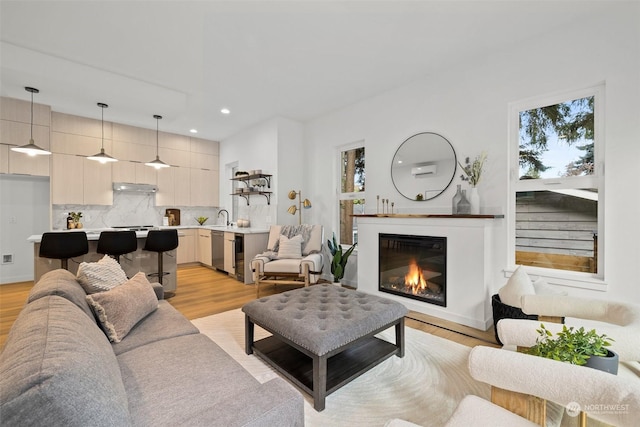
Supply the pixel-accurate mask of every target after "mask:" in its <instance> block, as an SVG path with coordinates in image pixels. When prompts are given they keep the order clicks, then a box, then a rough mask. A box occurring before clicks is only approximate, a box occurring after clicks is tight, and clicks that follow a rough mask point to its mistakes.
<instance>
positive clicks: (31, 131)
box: [31, 92, 33, 141]
mask: <svg viewBox="0 0 640 427" xmlns="http://www.w3.org/2000/svg"><path fill="white" fill-rule="evenodd" d="M31 140H32V141H33V92H31Z"/></svg>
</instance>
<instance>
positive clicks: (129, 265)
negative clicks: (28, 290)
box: [27, 225, 269, 292]
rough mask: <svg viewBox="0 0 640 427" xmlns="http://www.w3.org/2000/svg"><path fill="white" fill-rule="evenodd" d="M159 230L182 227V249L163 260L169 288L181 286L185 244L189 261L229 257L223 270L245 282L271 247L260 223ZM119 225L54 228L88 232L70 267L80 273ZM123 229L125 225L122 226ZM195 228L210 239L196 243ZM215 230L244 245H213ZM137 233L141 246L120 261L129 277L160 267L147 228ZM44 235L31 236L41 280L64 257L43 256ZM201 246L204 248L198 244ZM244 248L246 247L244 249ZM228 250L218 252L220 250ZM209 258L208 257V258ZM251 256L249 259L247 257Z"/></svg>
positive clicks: (210, 264)
mask: <svg viewBox="0 0 640 427" xmlns="http://www.w3.org/2000/svg"><path fill="white" fill-rule="evenodd" d="M152 228H153V229H157V230H168V229H176V230H178V237H179V240H180V246H179V247H178V249H176V250H173V251H168V252H165V253H164V258H163V263H164V270H165V271H168V272H169V273H170V274H169V275H167V276H165V277H164V279H163V287H164V290H165V292H175V291H176V288H177V284H176V269H177V265H178V258H180V254H179V251H181V250H183V251H184V250H185V246H189V245H192V246H193V247H192V249H191V251H190V252H191V254H192V256H193V258H191V257H188V259H187V261H186V262H195V261H198V262H200V263H201V264H202V265H206V266H208V267H214V265H213V258H221V259H225V260H226V265H225V266H218V269H219V270H220V271H224V272H226V273H228V274H229V275H230V276H232V277H235V278H237V279H238V280H240V281H242V282H243V283H245V284H250V283H253V279H252V276H251V271H250V262H248V261H250V260H251V259H252V258H253V257H254V256H255V255H256V254H257V253H260V252H262V251H264V250H265V248H266V247H267V240H268V236H269V229H265V228H257V227H251V228H249V227H247V228H243V227H235V226H223V225H202V226H200V225H178V226H159V227H152ZM114 230H117V229H116V228H99V229H97V228H94V229H80V230H54V231H55V232H64V233H77V232H82V231H84V232H85V233H87V240H88V241H89V253H87V254H86V255H84V256H82V257H76V258H72V259H71V260H69V271H71V272H72V273H74V274H76V273H77V271H78V265H80V263H81V262H96V261H98V260H99V259H101V258H102V257H103V256H104V255H102V254H99V253H97V252H96V249H97V246H98V238H99V237H100V233H101V232H102V231H114ZM121 230H122V229H121ZM192 230H193V231H206V237H208V239H207V240H206V241H204V242H201V244H200V245H198V244H197V243H196V241H195V240H196V238H198V237H199V236H197V235H193V234H191V233H192ZM211 232H222V233H224V234H225V235H226V236H227V239H233V241H234V242H235V241H236V239H235V237H231V236H236V235H240V236H243V237H244V238H243V239H242V245H240V244H236V243H233V244H232V243H231V240H226V241H227V242H229V243H228V244H227V245H226V246H224V247H223V248H219V249H214V248H213V247H212V242H211V239H210V236H211ZM136 237H137V239H138V249H137V250H136V251H135V252H132V253H130V254H126V255H122V256H121V257H120V265H121V266H122V269H123V270H124V271H125V273H126V274H127V276H128V277H133V275H135V274H136V273H137V272H138V271H143V272H144V273H146V274H149V273H155V272H156V271H157V269H158V263H157V255H156V253H155V252H148V251H145V250H143V249H142V248H144V243H145V240H146V238H147V230H141V231H136ZM41 239H42V235H39V234H37V235H33V236H30V237H29V238H28V239H27V240H28V241H29V242H32V243H33V244H34V245H33V251H34V252H33V258H34V269H33V271H34V280H35V281H36V282H37V281H38V280H39V279H40V277H41V276H42V275H43V274H44V273H46V272H48V271H51V270H55V269H58V268H60V261H59V260H57V259H49V258H41V257H40V256H39V252H40V241H41ZM198 246H200V249H197V247H198ZM207 246H208V249H209V253H208V254H206V255H203V256H204V257H203V256H202V253H200V252H204V250H203V249H202V248H204V249H206V248H207ZM240 249H242V250H240ZM222 251H223V252H224V253H217V252H222ZM197 253H200V255H201V257H200V258H199V259H197V258H196V254H197ZM205 258H206V259H205ZM247 260H248V261H247Z"/></svg>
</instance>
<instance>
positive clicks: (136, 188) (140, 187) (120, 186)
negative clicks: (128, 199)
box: [113, 182, 158, 193]
mask: <svg viewBox="0 0 640 427" xmlns="http://www.w3.org/2000/svg"><path fill="white" fill-rule="evenodd" d="M113 191H126V192H129V193H156V192H157V191H158V186H156V185H153V184H131V183H128V182H114V183H113Z"/></svg>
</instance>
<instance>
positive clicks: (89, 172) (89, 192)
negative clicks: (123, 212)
mask: <svg viewBox="0 0 640 427" xmlns="http://www.w3.org/2000/svg"><path fill="white" fill-rule="evenodd" d="M51 157H52V159H51V161H52V167H51V199H52V200H51V203H52V204H54V205H111V204H112V203H113V191H112V186H111V182H112V179H111V167H110V165H108V164H106V165H102V164H100V163H97V162H93V161H91V160H87V158H86V157H82V156H75V155H71V154H59V153H53V154H52V156H51Z"/></svg>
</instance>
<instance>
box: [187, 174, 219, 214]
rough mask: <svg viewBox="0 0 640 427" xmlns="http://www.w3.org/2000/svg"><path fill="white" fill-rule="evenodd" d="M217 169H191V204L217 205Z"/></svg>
mask: <svg viewBox="0 0 640 427" xmlns="http://www.w3.org/2000/svg"><path fill="white" fill-rule="evenodd" d="M218 180H219V178H218V171H211V170H205V169H191V206H218V204H219V199H220V197H219V194H218Z"/></svg>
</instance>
